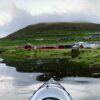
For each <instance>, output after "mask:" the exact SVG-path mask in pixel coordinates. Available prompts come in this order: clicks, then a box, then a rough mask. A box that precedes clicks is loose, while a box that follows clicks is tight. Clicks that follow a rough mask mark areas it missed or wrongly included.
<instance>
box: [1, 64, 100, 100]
mask: <svg viewBox="0 0 100 100" xmlns="http://www.w3.org/2000/svg"><path fill="white" fill-rule="evenodd" d="M46 75H47V78H48V77H51V76H53V77H55V75H54V74H53V75H52V74H51V73H49V74H48V73H45V74H44V73H21V72H17V71H16V69H15V68H14V67H8V66H6V65H5V64H2V63H1V64H0V100H29V98H30V97H31V96H32V94H33V93H34V91H35V90H37V89H38V87H39V86H41V85H42V84H43V82H40V80H41V78H40V77H46ZM39 78H40V79H39ZM45 79H46V78H44V81H46V80H45ZM38 80H39V81H38ZM57 80H58V81H59V82H60V83H61V84H62V85H63V86H64V87H65V88H66V90H67V91H68V92H69V93H70V94H71V96H72V97H73V99H74V100H100V79H99V78H98V79H96V78H85V77H63V78H60V79H57ZM42 81H43V80H42Z"/></svg>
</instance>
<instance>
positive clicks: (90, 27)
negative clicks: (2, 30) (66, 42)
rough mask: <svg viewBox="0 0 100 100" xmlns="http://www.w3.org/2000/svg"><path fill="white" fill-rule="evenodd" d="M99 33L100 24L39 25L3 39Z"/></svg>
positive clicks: (61, 23) (31, 26) (60, 23)
mask: <svg viewBox="0 0 100 100" xmlns="http://www.w3.org/2000/svg"><path fill="white" fill-rule="evenodd" d="M93 31H100V24H94V23H64V22H59V23H39V24H35V25H30V26H27V27H25V28H23V29H21V30H18V31H17V32H15V33H12V34H10V35H8V36H7V37H5V39H11V40H13V39H14V40H19V39H35V38H50V37H57V36H60V35H67V36H72V34H74V35H76V36H77V35H83V34H82V33H83V32H93Z"/></svg>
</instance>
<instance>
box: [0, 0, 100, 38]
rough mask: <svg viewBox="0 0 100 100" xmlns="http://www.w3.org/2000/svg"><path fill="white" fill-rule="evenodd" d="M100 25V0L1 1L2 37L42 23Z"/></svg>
mask: <svg viewBox="0 0 100 100" xmlns="http://www.w3.org/2000/svg"><path fill="white" fill-rule="evenodd" d="M70 21H71V22H72V21H75V22H76V21H82V22H84V21H85V22H95V23H100V0H0V37H3V36H6V35H8V34H10V33H12V32H14V31H16V30H19V29H21V28H23V27H25V26H27V25H30V24H35V23H40V22H70Z"/></svg>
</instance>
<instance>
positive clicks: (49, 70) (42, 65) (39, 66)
mask: <svg viewBox="0 0 100 100" xmlns="http://www.w3.org/2000/svg"><path fill="white" fill-rule="evenodd" d="M4 63H6V65H7V66H12V67H15V68H16V70H17V71H18V72H24V73H25V72H30V73H32V72H35V73H43V74H41V75H39V76H37V78H36V79H37V80H38V81H47V80H48V79H50V77H54V78H55V80H61V79H62V78H64V77H66V76H67V77H68V76H70V77H100V74H94V73H100V68H98V67H88V66H87V65H84V64H83V63H82V64H81V63H80V64H77V63H75V62H67V59H61V58H59V59H49V60H47V59H44V60H43V61H42V60H40V59H37V60H36V59H35V60H34V61H33V60H32V61H31V60H26V61H20V62H17V61H11V62H10V61H4ZM84 66H85V67H84Z"/></svg>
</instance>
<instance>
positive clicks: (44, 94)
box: [30, 79, 72, 100]
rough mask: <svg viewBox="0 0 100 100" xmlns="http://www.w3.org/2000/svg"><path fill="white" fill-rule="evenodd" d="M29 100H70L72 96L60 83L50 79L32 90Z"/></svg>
mask: <svg viewBox="0 0 100 100" xmlns="http://www.w3.org/2000/svg"><path fill="white" fill-rule="evenodd" d="M30 100H72V97H71V96H70V94H69V93H68V92H67V91H66V90H65V88H64V87H63V86H62V85H61V84H60V83H58V82H56V81H55V80H54V79H50V80H49V81H48V82H46V83H44V84H43V85H42V86H40V87H39V89H38V90H37V91H36V92H34V94H33V95H32V96H31V98H30Z"/></svg>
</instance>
